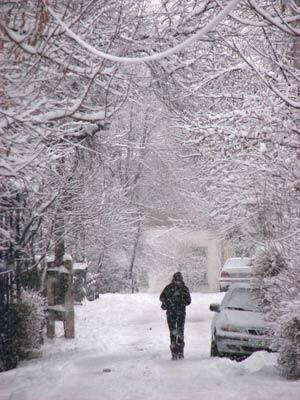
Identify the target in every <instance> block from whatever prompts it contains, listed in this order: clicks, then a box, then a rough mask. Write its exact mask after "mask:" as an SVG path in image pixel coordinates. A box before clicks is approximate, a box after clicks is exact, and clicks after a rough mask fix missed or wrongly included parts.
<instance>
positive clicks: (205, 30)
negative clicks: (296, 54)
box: [43, 0, 241, 64]
mask: <svg viewBox="0 0 300 400" xmlns="http://www.w3.org/2000/svg"><path fill="white" fill-rule="evenodd" d="M240 2H241V0H232V1H230V2H229V4H228V5H227V6H226V7H224V9H223V10H222V11H221V12H220V13H219V14H218V15H217V16H216V17H215V18H213V19H212V20H211V21H210V22H209V23H208V24H207V25H206V26H205V27H204V28H202V29H200V31H199V32H197V33H196V34H194V35H192V36H191V37H190V38H188V39H186V40H185V41H183V42H182V43H179V44H178V45H177V46H174V47H171V48H170V49H168V50H165V51H162V52H160V53H156V54H152V55H149V56H145V57H119V56H114V55H112V54H107V53H104V52H102V51H100V50H98V49H96V48H95V47H94V46H91V45H90V44H88V43H87V42H86V41H84V40H83V39H82V38H81V37H79V36H78V35H76V33H74V32H73V31H72V30H71V29H70V28H68V26H67V25H66V24H65V23H64V22H63V21H62V20H61V19H60V18H59V16H58V15H57V14H56V13H55V12H54V11H53V10H52V9H51V8H50V7H49V6H48V5H47V2H46V1H45V0H43V3H44V6H45V8H46V9H47V10H48V11H49V13H50V14H51V15H52V17H53V18H54V19H55V20H56V21H57V22H58V24H59V25H60V26H61V27H62V28H63V29H64V31H65V32H66V33H67V34H68V35H69V36H70V37H71V38H72V39H74V40H75V41H76V42H77V43H78V44H79V45H80V46H82V47H84V48H85V49H86V50H88V51H89V52H90V53H92V54H93V55H94V56H96V57H100V58H104V59H106V60H110V61H113V62H119V63H126V64H128V63H131V64H137V63H143V62H150V61H158V60H161V59H162V58H165V57H169V56H171V55H173V54H175V53H177V52H179V51H181V50H182V49H184V48H185V47H187V46H189V45H190V44H192V43H194V42H195V41H196V40H199V39H201V38H203V37H204V36H205V35H206V34H207V33H208V32H210V31H211V30H212V29H214V28H215V27H216V26H217V25H218V24H219V23H220V22H221V21H222V20H223V19H224V18H226V17H227V16H228V15H229V14H230V13H231V12H232V11H233V10H234V9H235V8H236V6H237V5H238V4H239V3H240Z"/></svg>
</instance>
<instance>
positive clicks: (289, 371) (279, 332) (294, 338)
mask: <svg viewBox="0 0 300 400" xmlns="http://www.w3.org/2000/svg"><path fill="white" fill-rule="evenodd" d="M274 345H275V347H276V349H277V350H278V352H279V356H278V367H279V369H280V372H281V375H283V376H285V377H286V378H287V379H300V300H298V301H294V302H292V303H290V302H287V303H285V304H283V307H282V313H281V315H280V316H279V318H278V319H277V320H276V321H274Z"/></svg>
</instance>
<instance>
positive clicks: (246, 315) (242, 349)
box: [209, 283, 271, 359]
mask: <svg viewBox="0 0 300 400" xmlns="http://www.w3.org/2000/svg"><path fill="white" fill-rule="evenodd" d="M209 309H210V310H211V311H214V312H215V315H214V317H213V320H212V323H211V356H212V357H222V356H227V357H231V358H235V359H243V358H245V357H246V356H248V355H250V354H252V353H253V352H255V351H257V350H267V351H271V349H270V343H271V337H270V329H269V327H268V325H267V323H266V322H265V320H264V316H263V314H262V313H261V312H259V310H258V302H257V291H256V290H252V289H251V288H250V285H249V283H248V284H247V283H236V284H233V285H231V286H230V288H229V289H228V292H227V293H226V294H225V296H224V298H223V301H222V303H221V304H211V305H210V307H209Z"/></svg>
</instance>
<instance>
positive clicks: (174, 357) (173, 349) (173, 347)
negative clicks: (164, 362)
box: [170, 343, 178, 360]
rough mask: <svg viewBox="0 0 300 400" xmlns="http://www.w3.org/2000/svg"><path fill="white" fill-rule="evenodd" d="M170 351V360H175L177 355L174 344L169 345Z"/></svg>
mask: <svg viewBox="0 0 300 400" xmlns="http://www.w3.org/2000/svg"><path fill="white" fill-rule="evenodd" d="M170 350H171V354H172V360H177V358H178V353H177V345H176V343H172V344H171V345H170Z"/></svg>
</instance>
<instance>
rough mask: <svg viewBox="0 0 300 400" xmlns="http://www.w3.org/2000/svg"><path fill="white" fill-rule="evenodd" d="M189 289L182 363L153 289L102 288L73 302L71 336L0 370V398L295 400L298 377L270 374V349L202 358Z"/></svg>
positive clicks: (206, 314) (204, 313)
mask: <svg viewBox="0 0 300 400" xmlns="http://www.w3.org/2000/svg"><path fill="white" fill-rule="evenodd" d="M222 296H223V294H220V293H202V294H200V293H194V294H192V305H191V306H190V307H188V308H187V322H186V350H185V359H184V360H183V361H175V362H174V361H171V360H170V354H169V348H168V346H169V338H168V329H167V325H166V321H165V312H163V311H162V310H161V309H160V303H159V301H158V294H142V293H140V294H134V295H121V294H107V295H103V296H101V298H100V299H99V300H96V301H93V302H85V303H84V304H83V305H82V306H76V339H74V340H65V339H64V338H63V337H62V329H61V328H62V327H61V326H60V324H59V323H58V324H57V328H59V329H57V336H58V337H57V338H56V339H54V340H53V341H50V340H47V341H46V343H45V345H44V348H43V357H42V358H41V359H38V360H32V361H29V362H26V363H23V364H21V365H20V366H19V367H18V368H17V369H16V370H12V371H8V372H5V373H1V374H0V400H8V399H9V400H149V399H151V400H152V399H153V400H234V399H239V400H247V399H249V400H271V399H272V400H277V399H280V400H299V399H300V381H298V382H288V381H286V380H284V379H283V378H281V377H280V376H279V375H278V372H277V370H276V367H275V366H274V364H275V359H276V355H275V354H268V353H265V352H260V353H255V354H254V355H252V356H251V357H250V358H248V359H247V360H245V361H243V362H240V363H238V362H235V361H230V360H228V359H218V358H210V357H209V351H210V321H211V318H212V316H213V315H212V312H210V311H209V310H208V306H209V304H210V303H211V302H218V301H220V299H221V298H222Z"/></svg>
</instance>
